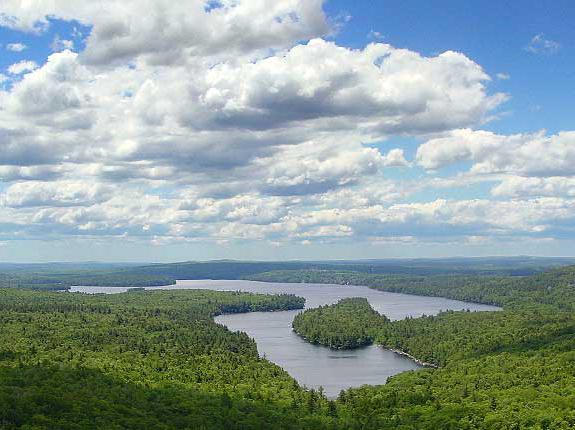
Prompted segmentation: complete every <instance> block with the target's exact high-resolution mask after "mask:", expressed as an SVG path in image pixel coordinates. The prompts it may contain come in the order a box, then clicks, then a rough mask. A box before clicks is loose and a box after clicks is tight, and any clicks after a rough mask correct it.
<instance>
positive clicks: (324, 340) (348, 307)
mask: <svg viewBox="0 0 575 430" xmlns="http://www.w3.org/2000/svg"><path fill="white" fill-rule="evenodd" d="M387 322H388V319H387V318H386V317H385V316H383V315H380V314H378V313H377V312H376V311H375V310H373V308H372V307H371V306H370V305H369V302H368V301H367V299H364V298H350V299H343V300H340V301H339V302H338V303H337V304H334V305H328V306H320V307H319V308H315V309H308V310H306V311H304V312H302V313H300V314H298V315H296V317H295V318H294V320H293V323H292V327H293V329H294V331H295V332H296V333H297V334H299V335H300V336H302V337H303V338H305V339H306V340H307V341H309V342H311V343H317V344H321V345H325V346H328V347H330V348H334V349H351V348H357V347H360V346H364V345H370V344H371V343H373V339H374V338H375V336H376V335H377V333H378V332H379V330H381V329H382V327H383V325H384V324H386V323H387Z"/></svg>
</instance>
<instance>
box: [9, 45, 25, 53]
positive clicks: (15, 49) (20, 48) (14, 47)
mask: <svg viewBox="0 0 575 430" xmlns="http://www.w3.org/2000/svg"><path fill="white" fill-rule="evenodd" d="M26 48H27V46H26V45H25V44H23V43H8V44H7V45H6V49H7V50H8V51H12V52H22V51H24V50H25V49H26Z"/></svg>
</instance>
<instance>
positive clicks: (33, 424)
mask: <svg viewBox="0 0 575 430" xmlns="http://www.w3.org/2000/svg"><path fill="white" fill-rule="evenodd" d="M86 270H87V271H88V269H86ZM106 270H109V269H106ZM113 270H116V269H113ZM10 273H11V275H10V276H13V274H14V273H16V272H10ZM19 273H21V272H19ZM24 273H28V272H26V271H24ZM157 275H159V274H157ZM288 275H289V279H291V280H294V281H298V280H299V281H301V280H304V279H305V280H306V281H308V279H310V277H313V279H314V281H315V282H335V281H337V283H341V284H346V283H356V281H357V283H361V282H360V281H363V282H364V283H366V284H369V286H371V287H373V288H377V289H382V290H383V289H385V290H391V291H400V292H406V293H411V294H424V295H443V296H445V297H451V298H462V299H467V300H476V301H480V302H486V303H493V304H498V305H500V306H502V307H503V310H502V311H499V312H478V313H474V312H445V313H441V314H439V315H436V316H426V317H422V318H411V319H405V320H401V321H388V320H387V319H386V318H385V316H381V315H379V314H377V313H376V312H375V311H374V310H373V309H371V307H370V306H369V304H368V303H367V302H366V301H365V300H363V299H347V300H344V301H342V302H340V303H338V304H336V305H333V306H326V307H322V308H320V309H312V310H308V311H306V312H304V313H302V314H300V316H298V318H297V319H296V321H297V322H296V321H294V328H295V329H296V331H298V332H299V333H301V334H302V335H304V336H305V337H306V338H308V339H309V340H312V338H313V341H315V342H317V343H321V344H326V345H329V346H332V347H337V348H348V347H355V346H359V345H360V344H365V343H369V342H374V343H376V344H379V345H382V346H385V347H389V348H393V349H397V350H402V351H404V352H406V353H409V354H411V355H413V356H415V357H417V358H419V359H421V360H424V361H428V362H431V363H433V364H435V365H437V366H438V368H436V369H431V368H427V369H421V370H417V371H413V372H406V373H402V374H399V375H396V376H394V377H392V378H390V379H389V381H388V382H387V383H386V384H385V385H380V386H363V387H360V388H354V389H349V390H346V391H343V392H342V393H341V394H340V396H339V397H338V398H337V399H336V400H329V399H327V398H326V397H325V396H324V395H323V393H322V392H321V390H320V391H314V390H308V389H305V387H301V386H299V385H298V384H297V382H296V381H295V380H294V379H293V378H292V377H291V376H290V375H289V374H287V373H286V372H285V371H284V370H282V369H281V368H280V367H278V366H276V365H275V364H273V363H271V362H269V361H268V360H266V359H265V358H261V357H259V356H258V353H257V345H256V344H255V343H254V341H253V340H252V339H250V338H249V337H248V336H247V335H245V334H243V333H232V332H230V331H229V330H227V329H226V328H225V327H223V326H221V325H218V324H216V323H215V322H214V320H213V317H214V316H215V315H218V314H220V313H233V312H250V311H274V310H285V309H301V308H302V307H303V305H304V300H303V299H302V298H299V297H295V296H293V295H278V296H268V295H258V294H247V293H238V292H215V291H208V290H165V291H153V292H151V291H146V290H143V289H140V288H137V289H132V290H130V291H129V292H127V293H122V294H112V295H102V294H96V295H85V294H80V293H69V292H50V291H34V290H31V289H22V288H0V428H1V429H2V430H5V429H6V430H15V429H26V430H31V429H34V430H39V429H43V430H44V429H45V430H48V429H64V430H67V429H74V430H75V429H101V428H106V429H142V428H146V429H221V428H229V429H306V428H307V429H410V430H436V429H453V430H456V429H457V430H459V429H498V430H499V429H501V430H503V429H509V430H511V429H570V428H575V370H574V369H575V317H574V312H573V311H574V310H575V309H574V304H575V294H574V293H575V267H573V266H571V267H566V268H560V269H554V270H551V271H548V272H545V273H535V274H533V275H530V276H513V277H511V276H508V277H506V276H501V275H499V276H492V275H476V276H471V275H466V274H461V273H455V274H453V275H449V276H447V275H432V276H423V275H413V276H409V275H408V276H406V275H398V274H380V275H378V274H368V273H365V272H351V271H348V270H333V271H332V273H330V272H328V271H325V270H324V269H313V270H305V271H303V270H300V269H298V270H295V271H293V273H291V274H288V273H286V272H279V273H278V272H275V273H269V272H268V273H265V274H262V275H258V277H260V278H266V279H269V280H272V278H273V277H274V276H276V280H286V276H288ZM21 276H22V274H21ZM26 276H29V273H28V274H27V275H26ZM46 276H50V277H52V276H54V275H53V273H50V274H49V275H46ZM281 277H283V278H281ZM280 278H281V279H280ZM22 279H23V278H22ZM54 279H56V278H54ZM402 279H403V280H404V281H405V282H403V283H402ZM442 279H443V281H442ZM446 279H450V283H449V284H448V285H445V281H446ZM32 287H33V285H32ZM306 333H307V334H306ZM310 333H313V336H312V335H310Z"/></svg>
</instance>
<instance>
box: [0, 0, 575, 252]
mask: <svg viewBox="0 0 575 430" xmlns="http://www.w3.org/2000/svg"><path fill="white" fill-rule="evenodd" d="M204 6H205V4H204V2H203V1H199V0H197V1H196V0H194V1H191V0H190V1H184V2H172V1H170V2H168V1H167V0H160V1H157V0H154V1H152V0H142V1H136V0H127V1H124V2H116V1H111V0H104V1H101V2H93V1H87V0H86V1H84V0H82V1H75V2H69V1H64V0H54V1H50V2H44V1H36V2H28V3H26V4H25V5H23V4H22V2H20V1H16V0H5V1H4V2H3V3H2V5H1V6H0V14H1V13H4V15H1V16H2V18H0V23H1V24H3V25H7V26H9V27H11V28H17V29H22V30H26V31H35V32H41V31H43V29H45V27H46V26H48V25H50V20H48V19H47V17H54V18H53V19H58V18H60V19H66V20H73V19H75V20H78V21H79V22H80V23H83V24H87V25H90V26H92V27H91V28H92V30H91V33H90V34H89V35H87V39H86V42H87V48H86V50H85V51H83V52H80V53H74V52H71V48H73V46H72V44H70V43H69V41H66V40H62V39H60V38H56V39H55V40H54V43H53V48H54V50H55V51H57V52H55V53H53V54H52V55H50V56H49V58H48V59H47V61H46V63H45V64H43V65H41V67H37V68H36V67H35V65H33V64H28V65H26V64H25V63H19V64H20V65H13V66H11V68H13V70H11V73H13V74H22V76H15V77H13V78H12V79H13V81H14V82H13V85H12V86H10V87H9V88H7V89H5V90H0V180H1V181H2V182H5V183H6V184H5V185H4V187H5V188H4V189H3V191H2V193H1V197H0V201H1V202H2V210H1V211H0V240H1V239H3V238H5V237H15V236H18V237H69V236H90V237H95V236H103V237H111V236H116V237H136V238H145V239H147V240H150V241H153V242H154V243H166V242H169V241H188V240H189V241H213V242H215V243H229V241H233V240H252V239H258V240H268V241H270V242H273V243H275V244H280V243H285V242H291V243H311V241H322V242H325V243H327V242H330V241H336V240H341V241H345V240H350V238H353V239H358V240H367V241H372V242H378V243H396V242H397V243H399V242H411V241H413V240H422V241H433V240H437V237H438V236H446V237H450V238H469V239H468V240H469V241H471V242H474V241H480V240H481V238H484V237H491V236H502V237H503V236H506V235H509V236H512V235H518V234H521V235H528V236H529V235H531V236H537V237H542V235H548V236H549V237H559V236H561V234H566V233H565V231H568V232H570V231H571V230H572V228H573V227H572V226H573V219H574V216H575V215H574V205H573V201H572V199H570V197H572V196H573V191H572V187H573V186H572V183H571V182H572V179H568V178H571V177H575V172H574V171H573V166H574V165H575V155H574V154H573V150H572V148H573V147H574V145H573V142H574V134H573V132H563V133H559V134H556V135H552V136H547V135H546V134H545V133H538V134H518V135H511V136H504V135H498V134H495V133H491V132H487V131H477V130H473V128H474V127H479V126H481V125H483V124H485V123H486V122H487V121H489V120H490V119H491V118H493V116H494V115H495V113H494V112H495V110H496V109H497V108H498V107H499V106H500V105H501V103H503V102H504V101H505V100H506V99H507V97H508V96H507V95H505V94H500V93H495V94H493V93H492V92H490V90H489V82H490V80H491V78H490V77H489V76H488V75H487V74H486V73H485V71H484V70H483V69H482V68H481V66H480V65H478V64H477V63H475V62H474V61H472V60H471V59H469V58H468V57H466V56H465V55H463V54H461V53H457V52H452V51H448V52H444V53H442V54H439V55H433V56H429V57H426V56H423V55H421V54H419V53H417V52H414V51H410V50H407V49H397V48H394V47H393V46H391V45H387V44H382V43H372V44H369V45H368V46H366V47H365V48H363V49H350V48H345V47H341V46H338V45H337V44H336V43H334V42H330V41H326V40H323V39H320V38H318V37H319V36H321V35H323V34H327V33H329V32H330V28H329V26H328V24H327V18H326V17H325V14H324V12H323V10H322V2H321V1H319V0H306V1H303V0H282V1H277V2H271V3H270V2H268V1H264V0H252V1H245V0H243V1H237V0H229V1H228V0H223V1H222V2H221V4H220V5H216V7H215V8H213V9H210V10H206V9H205V8H204ZM208 9H209V8H208ZM135 10H137V11H141V10H146V11H147V12H148V13H147V14H146V16H145V17H142V15H141V14H136V13H133V12H134V11H135ZM160 30H161V31H160ZM372 36H373V37H379V36H380V35H376V34H375V33H374V34H373V35H372ZM166 66H168V67H166ZM497 78H498V79H506V78H508V76H507V75H505V74H499V75H497ZM392 136H407V137H415V138H425V139H427V142H426V143H424V144H423V145H421V146H420V148H419V149H418V151H417V155H416V159H415V161H414V163H413V164H418V165H420V166H422V167H424V168H426V169H428V170H430V169H438V168H441V167H443V166H447V165H449V164H451V163H457V162H467V163H470V164H471V167H470V172H468V174H467V175H468V177H469V178H472V179H468V181H469V183H471V182H472V181H481V180H483V178H484V177H485V178H490V179H489V180H491V181H497V183H498V185H497V186H496V187H495V188H494V189H493V190H492V193H493V195H494V196H495V197H496V199H494V200H493V201H489V200H487V199H480V200H471V199H468V200H461V201H457V200H445V199H440V198H435V196H434V197H429V200H430V201H426V202H421V203H406V201H408V199H409V197H410V196H411V195H413V194H414V193H417V192H420V191H421V190H422V189H424V188H425V187H426V186H427V185H428V184H430V186H431V187H435V188H437V187H440V186H444V187H445V186H447V184H448V182H449V186H454V187H456V186H460V185H462V183H463V182H464V181H462V180H461V178H458V177H448V178H445V179H440V180H439V181H437V180H436V181H434V180H433V178H430V179H429V181H428V183H426V181H422V180H421V178H419V177H415V176H410V177H411V178H413V179H410V180H405V181H394V180H390V179H387V176H386V171H387V169H388V168H390V167H406V168H407V167H411V165H412V163H410V162H409V161H408V160H406V157H405V153H404V150H403V149H401V148H394V147H385V146H386V142H387V141H388V138H390V137H392ZM389 141H392V140H391V139H389ZM374 144H377V148H381V147H384V148H385V149H377V148H375V147H374ZM394 173H395V172H392V173H390V175H391V174H394ZM418 174H420V172H418ZM534 176H537V177H540V178H541V180H539V181H536V180H534V179H533V177H534ZM478 178H480V179H478ZM436 179H437V178H436ZM535 179H537V178H535ZM441 181H442V184H440V183H439V182H441ZM534 197H537V198H534ZM505 198H510V200H508V201H505V200H504V199H505ZM570 229H571V230H570ZM478 238H479V239H478ZM466 240H467V239H466Z"/></svg>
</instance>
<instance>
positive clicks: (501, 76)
mask: <svg viewBox="0 0 575 430" xmlns="http://www.w3.org/2000/svg"><path fill="white" fill-rule="evenodd" d="M495 76H496V77H497V79H499V80H500V81H507V80H509V79H511V75H509V74H508V73H497V75H495Z"/></svg>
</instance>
